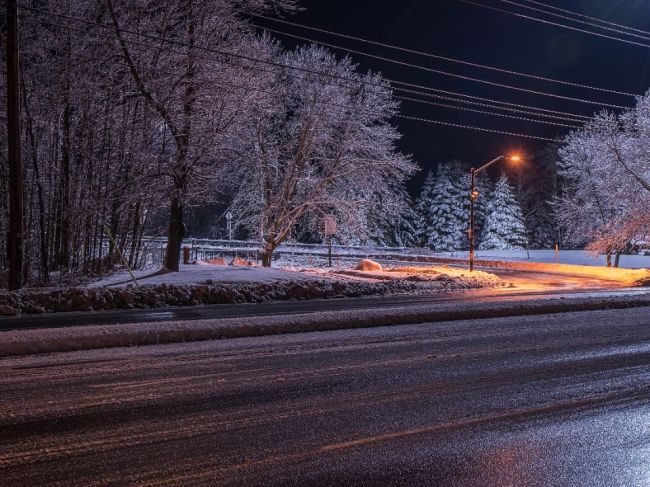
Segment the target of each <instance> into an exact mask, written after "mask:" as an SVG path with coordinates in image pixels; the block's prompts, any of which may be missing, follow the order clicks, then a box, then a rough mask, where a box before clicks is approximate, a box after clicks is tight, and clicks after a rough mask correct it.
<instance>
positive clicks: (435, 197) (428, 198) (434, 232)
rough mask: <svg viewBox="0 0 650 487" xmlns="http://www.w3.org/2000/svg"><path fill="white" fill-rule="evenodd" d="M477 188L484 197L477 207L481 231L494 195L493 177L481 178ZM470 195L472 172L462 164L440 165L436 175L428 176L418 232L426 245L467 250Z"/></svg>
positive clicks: (447, 249) (418, 209)
mask: <svg viewBox="0 0 650 487" xmlns="http://www.w3.org/2000/svg"><path fill="white" fill-rule="evenodd" d="M476 187H477V190H478V191H479V194H480V195H481V196H480V197H479V199H478V200H477V202H476V206H475V209H476V214H475V218H476V220H475V226H476V228H477V229H480V228H481V227H482V225H483V221H484V220H485V209H486V206H485V204H486V201H487V199H488V198H489V193H490V182H489V178H487V176H485V175H481V177H479V178H478V179H477V181H476ZM469 194H470V175H469V169H467V167H466V166H465V165H463V164H462V163H460V162H458V161H452V162H448V163H444V164H440V165H439V166H438V170H437V172H436V175H435V176H433V174H432V173H429V174H428V175H427V178H426V180H425V182H424V185H423V187H422V192H421V193H420V197H419V198H418V201H417V205H416V212H417V216H418V220H417V233H418V238H419V241H420V242H421V244H422V245H425V246H427V247H430V248H431V249H433V250H436V251H454V250H461V249H464V248H467V246H468V245H469V241H468V238H467V230H468V225H469V206H470V200H469Z"/></svg>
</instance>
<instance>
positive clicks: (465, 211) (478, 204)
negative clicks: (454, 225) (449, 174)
mask: <svg viewBox="0 0 650 487" xmlns="http://www.w3.org/2000/svg"><path fill="white" fill-rule="evenodd" d="M459 169H461V170H462V174H461V175H460V176H459V177H458V179H457V182H458V185H457V188H458V194H459V198H460V199H459V202H458V210H457V211H456V215H457V216H458V218H460V220H461V221H462V222H465V227H466V228H465V229H466V230H467V228H468V227H469V207H470V199H469V193H470V183H471V176H470V172H469V169H466V168H465V167H462V168H459ZM474 184H476V190H477V191H478V194H479V197H478V198H477V200H476V201H475V203H474V229H475V231H476V235H477V237H478V238H477V243H479V242H480V235H481V232H482V230H483V226H484V225H485V219H486V218H487V211H488V208H487V203H488V201H489V200H490V196H491V194H492V181H491V180H490V177H489V176H488V175H487V174H486V173H481V174H479V175H478V177H477V178H476V181H475V183H474ZM460 248H462V249H467V248H469V239H468V238H467V232H465V238H463V239H462V247H460Z"/></svg>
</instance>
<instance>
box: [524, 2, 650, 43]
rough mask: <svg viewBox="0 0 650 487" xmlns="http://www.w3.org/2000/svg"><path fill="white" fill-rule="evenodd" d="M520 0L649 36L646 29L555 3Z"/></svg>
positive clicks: (649, 33)
mask: <svg viewBox="0 0 650 487" xmlns="http://www.w3.org/2000/svg"><path fill="white" fill-rule="evenodd" d="M521 1H523V2H526V3H532V4H533V5H540V6H542V7H546V8H549V9H551V10H556V11H558V12H564V13H567V14H570V15H575V16H576V17H582V18H583V19H589V20H594V21H596V22H601V23H603V24H607V25H612V26H614V27H618V28H619V29H625V30H630V31H634V32H640V33H641V34H646V35H648V36H650V32H648V31H647V30H642V29H637V28H634V27H629V26H627V25H622V24H617V23H615V22H609V21H607V20H603V19H599V18H598V17H591V16H589V15H585V14H583V13H581V12H574V11H573V10H568V9H565V8H560V7H556V6H555V5H547V4H545V3H542V2H537V1H535V0H521Z"/></svg>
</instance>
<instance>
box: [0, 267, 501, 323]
mask: <svg viewBox="0 0 650 487" xmlns="http://www.w3.org/2000/svg"><path fill="white" fill-rule="evenodd" d="M188 267H189V268H191V269H187V268H188ZM214 267H215V266H185V267H184V268H183V271H182V272H177V273H155V274H154V275H151V276H149V277H148V278H147V279H146V281H144V282H147V284H146V285H141V286H139V287H135V286H133V285H124V283H116V284H114V285H113V286H111V287H92V288H84V289H76V288H73V289H59V290H22V291H17V292H4V293H0V316H3V315H4V316H14V315H17V314H34V313H45V312H64V311H94V310H111V309H133V308H160V307H163V306H194V305H198V304H236V303H258V302H264V301H286V300H298V299H326V298H342V297H360V296H376V295H388V294H400V293H401V294H406V293H411V294H413V293H418V292H441V293H442V292H449V291H459V290H470V289H482V288H490V287H501V286H505V285H506V283H504V282H503V281H501V280H500V279H499V278H498V277H496V276H494V275H492V274H487V273H485V272H476V273H473V274H467V273H465V271H461V270H458V269H452V268H435V270H434V268H409V269H407V270H404V269H402V270H401V271H400V272H396V270H389V271H386V272H362V271H341V272H336V271H334V272H314V273H311V272H298V271H295V270H294V271H282V270H275V269H260V268H250V267H242V268H237V269H229V268H225V269H223V268H222V269H223V270H220V271H217V272H215V271H214ZM397 271H399V270H397ZM355 273H356V274H355ZM466 274H467V275H466ZM344 275H347V276H353V277H355V276H356V277H359V278H358V279H343V278H342V276H344ZM208 276H209V277H212V278H214V277H218V280H214V279H206V277H208Z"/></svg>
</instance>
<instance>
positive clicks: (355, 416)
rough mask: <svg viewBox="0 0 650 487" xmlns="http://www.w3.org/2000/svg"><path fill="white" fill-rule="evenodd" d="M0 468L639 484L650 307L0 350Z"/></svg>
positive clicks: (648, 451)
mask: <svg viewBox="0 0 650 487" xmlns="http://www.w3.org/2000/svg"><path fill="white" fill-rule="evenodd" d="M0 390H1V391H2V394H1V395H0V479H2V480H1V481H0V483H1V484H2V485H61V486H73V485H100V484H101V485H270V486H275V485H277V486H285V485H296V486H303V485H305V486H312V485H313V486H318V485H409V486H410V485H427V486H432V485H433V486H435V485H445V486H447V485H449V486H527V487H529V486H569V485H570V486H590V487H592V486H596V487H598V486H608V487H609V486H626V487H636V486H647V485H650V308H639V309H630V310H618V311H596V312H588V313H570V314H558V315H552V316H535V317H521V318H501V319H491V320H474V321H460V322H447V323H438V324H429V325H417V326H401V327H386V328H373V329H365V330H350V331H339V332H323V333H310V334H297V335H285V336H276V337H265V338H248V339H237V340H224V341H214V342H202V343H188V344H176V345H164V346H162V345H159V346H150V347H139V348H132V349H112V350H95V351H88V352H76V353H65V354H51V355H46V356H29V357H23V358H15V359H2V360H0Z"/></svg>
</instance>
